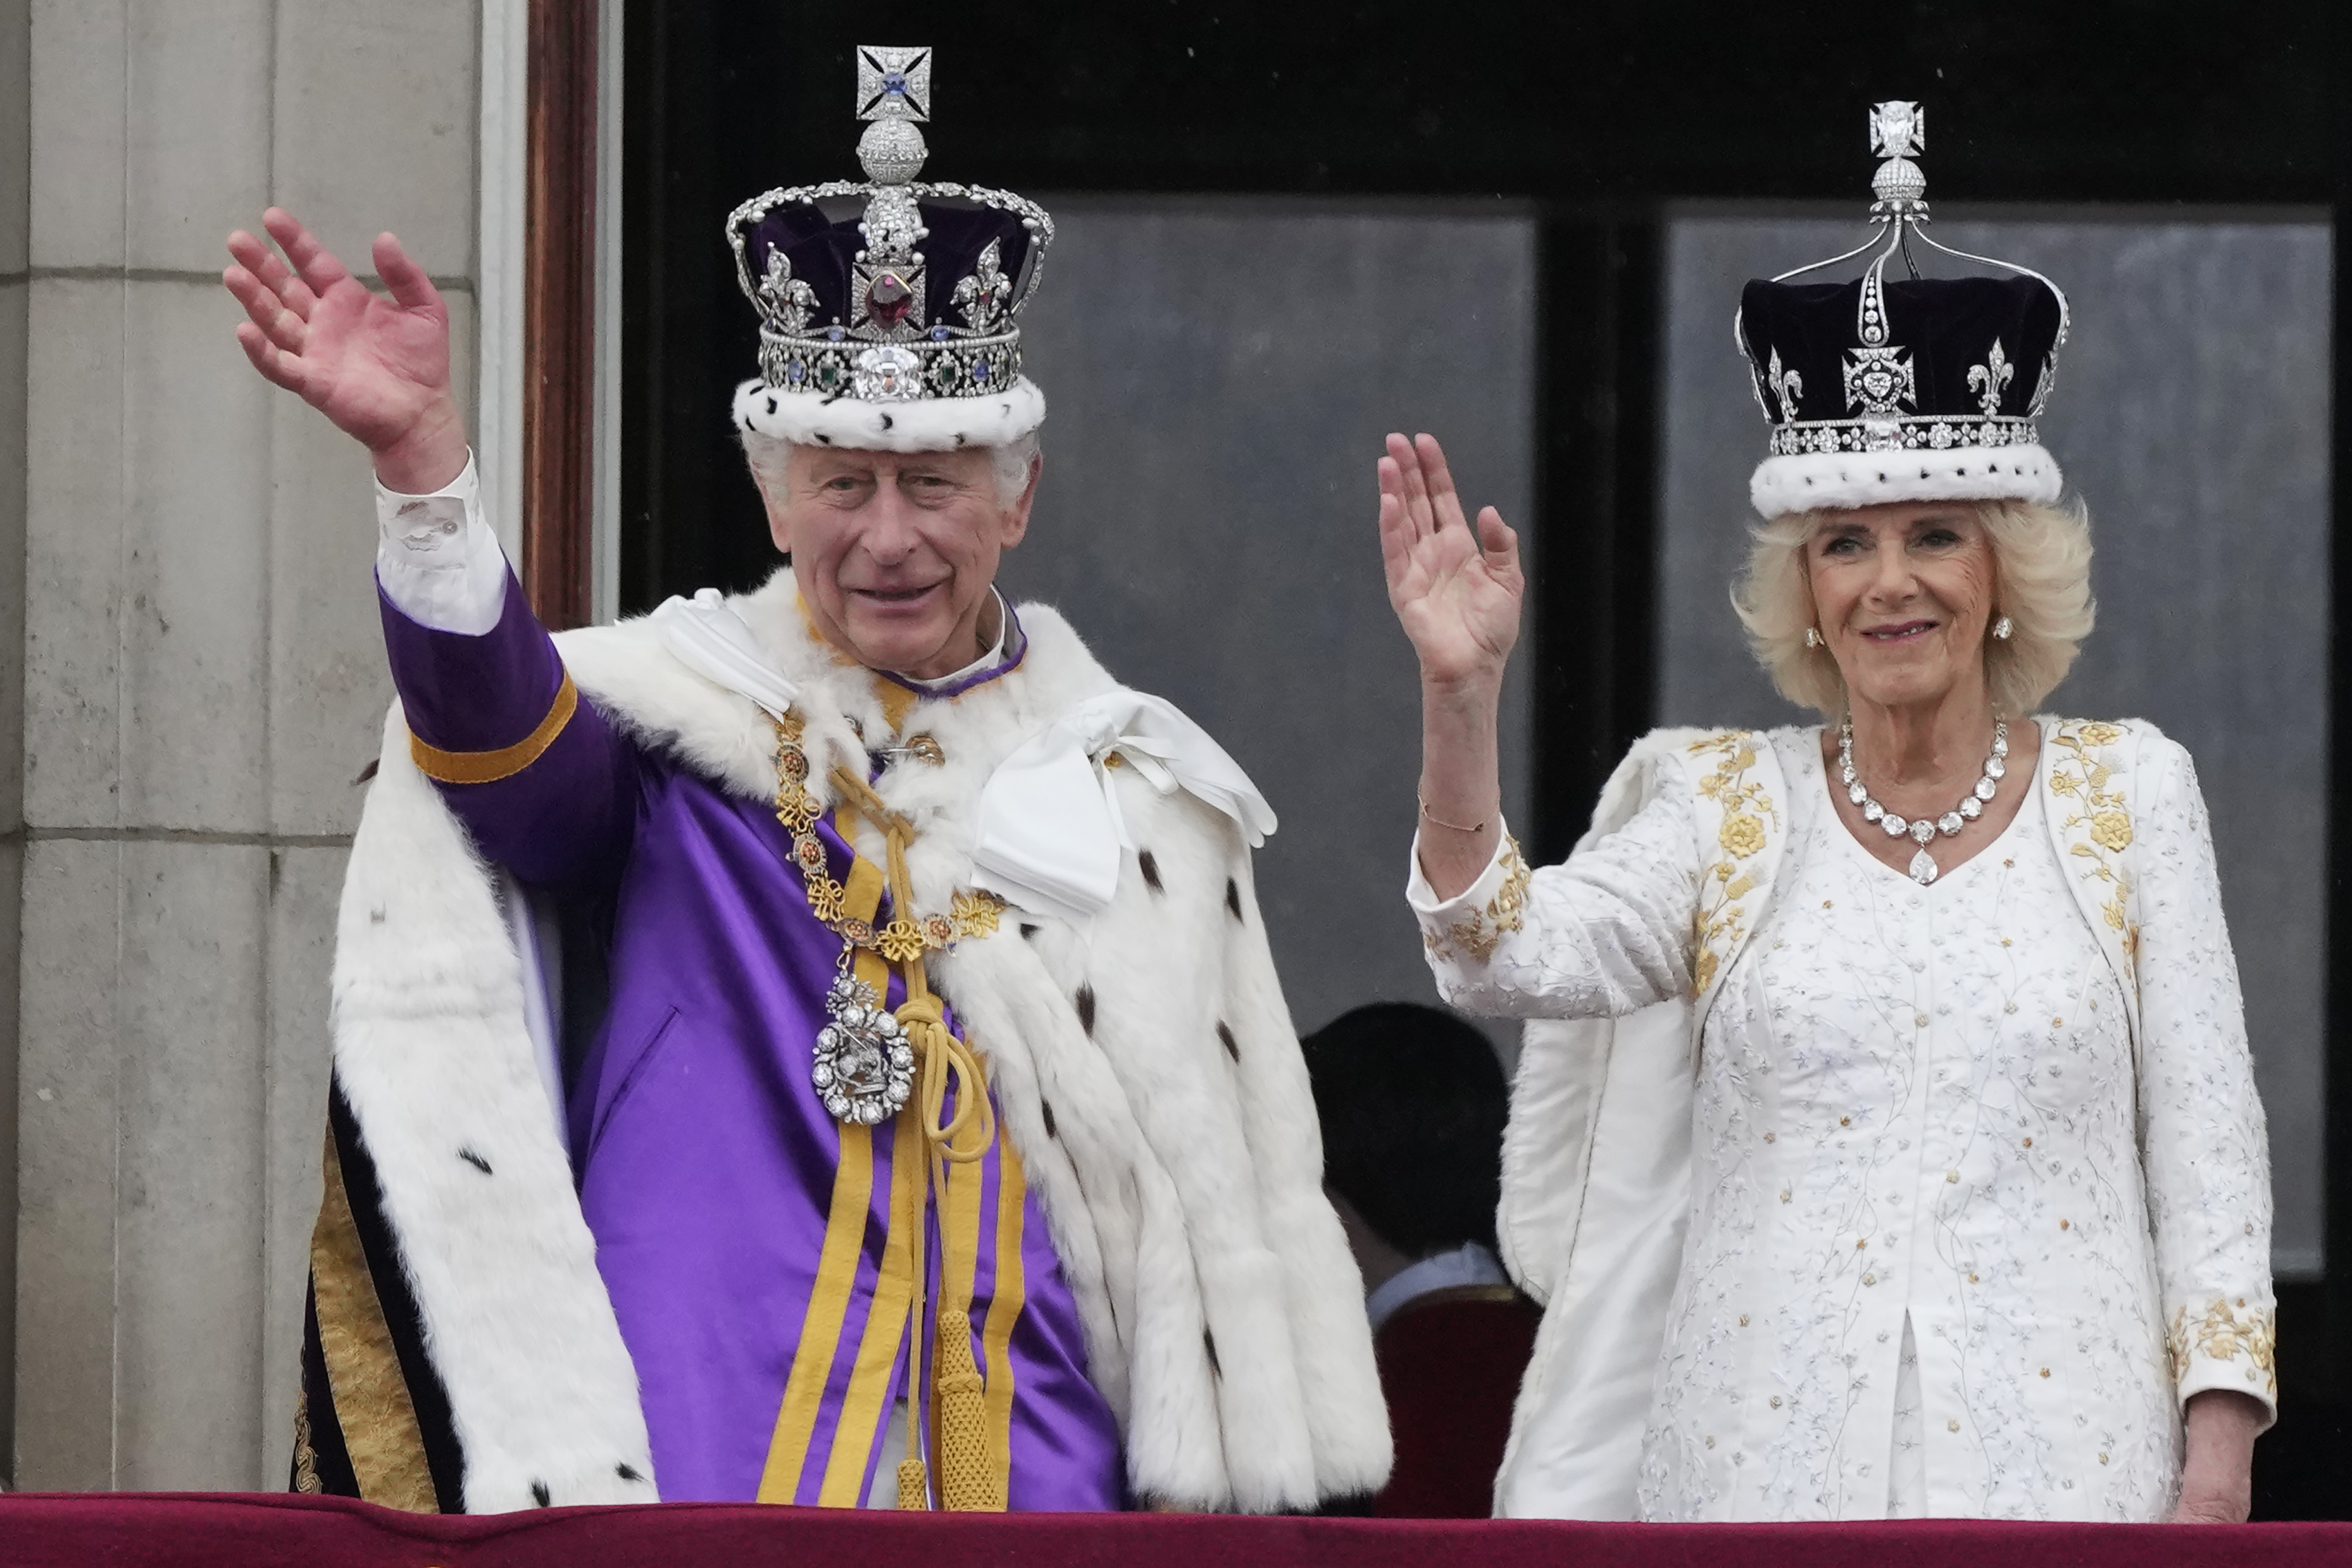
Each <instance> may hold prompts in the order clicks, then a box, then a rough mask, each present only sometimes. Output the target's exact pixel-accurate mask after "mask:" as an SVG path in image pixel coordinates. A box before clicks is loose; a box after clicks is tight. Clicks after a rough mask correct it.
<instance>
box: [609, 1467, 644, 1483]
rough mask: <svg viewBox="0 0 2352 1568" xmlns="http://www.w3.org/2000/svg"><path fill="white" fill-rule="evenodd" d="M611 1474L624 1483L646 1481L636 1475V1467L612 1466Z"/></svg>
mask: <svg viewBox="0 0 2352 1568" xmlns="http://www.w3.org/2000/svg"><path fill="white" fill-rule="evenodd" d="M613 1473H614V1475H616V1476H618V1477H620V1478H621V1479H623V1480H625V1481H641V1480H643V1479H646V1478H645V1477H643V1476H641V1475H639V1474H637V1471H636V1467H635V1466H634V1465H614V1467H613Z"/></svg>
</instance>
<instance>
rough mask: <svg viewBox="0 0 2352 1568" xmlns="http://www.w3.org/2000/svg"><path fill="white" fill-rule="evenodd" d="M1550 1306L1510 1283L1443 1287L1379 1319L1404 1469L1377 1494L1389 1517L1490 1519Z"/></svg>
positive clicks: (1380, 1353)
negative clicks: (1514, 1409)
mask: <svg viewBox="0 0 2352 1568" xmlns="http://www.w3.org/2000/svg"><path fill="white" fill-rule="evenodd" d="M1540 1322H1543V1312H1542V1310H1541V1309H1540V1308H1538V1306H1537V1305H1536V1304H1535V1303H1534V1302H1533V1301H1528V1300H1527V1299H1526V1298H1525V1297H1522V1296H1520V1295H1518V1294H1517V1292H1515V1291H1510V1290H1508V1289H1507V1288H1501V1287H1496V1288H1483V1287H1475V1286H1474V1287H1472V1288H1470V1289H1468V1290H1455V1291H1432V1292H1431V1293H1430V1294H1429V1295H1426V1296H1423V1297H1421V1298H1420V1299H1418V1300H1416V1301H1408V1302H1407V1303H1405V1305H1403V1306H1402V1307H1400V1308H1399V1309H1398V1310H1397V1313H1396V1315H1395V1316H1394V1317H1392V1318H1391V1319H1389V1321H1388V1322H1384V1323H1382V1324H1381V1332H1380V1333H1379V1335H1378V1336H1377V1337H1375V1338H1374V1340H1373V1341H1372V1354H1373V1356H1374V1357H1375V1358H1376V1359H1377V1360H1378V1361H1379V1363H1380V1367H1381V1396H1382V1397H1383V1398H1385V1399H1386V1400H1387V1401H1388V1406H1389V1430H1390V1431H1391V1432H1392V1433H1394V1434H1395V1435H1396V1469H1393V1470H1391V1472H1390V1473H1389V1484H1388V1486H1387V1487H1386V1488H1385V1489H1384V1490H1382V1491H1381V1495H1380V1496H1379V1497H1378V1498H1377V1499H1376V1500H1374V1501H1373V1504H1372V1512H1373V1513H1374V1514H1376V1515H1378V1516H1379V1517H1381V1518H1382V1519H1484V1518H1486V1516H1487V1515H1488V1514H1490V1513H1492V1512H1494V1511H1495V1509H1494V1501H1495V1472H1496V1471H1497V1470H1499V1469H1502V1468H1503V1445H1504V1443H1505V1442H1506V1441H1507V1440H1508V1438H1509V1437H1510V1435H1511V1404H1512V1401H1514V1400H1515V1399H1517V1397H1518V1394H1519V1377H1520V1375H1521V1374H1523V1373H1525V1372H1526V1371H1527V1369H1528V1354H1529V1353H1530V1352H1532V1351H1533V1350H1534V1349H1535V1343H1536V1325H1537V1324H1538V1323H1540Z"/></svg>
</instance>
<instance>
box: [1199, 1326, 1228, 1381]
mask: <svg viewBox="0 0 2352 1568" xmlns="http://www.w3.org/2000/svg"><path fill="white" fill-rule="evenodd" d="M1201 1343H1202V1344H1203V1345H1206V1346H1207V1347H1208V1351H1209V1371H1210V1374H1211V1375H1213V1376H1217V1377H1223V1375H1225V1369H1224V1368H1223V1367H1222V1366H1220V1365H1218V1364H1217V1336H1216V1335H1215V1334H1213V1333H1210V1332H1209V1331H1208V1330H1207V1329H1202V1331H1201Z"/></svg>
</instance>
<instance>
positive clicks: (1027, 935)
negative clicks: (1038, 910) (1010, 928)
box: [1021, 920, 1040, 941]
mask: <svg viewBox="0 0 2352 1568" xmlns="http://www.w3.org/2000/svg"><path fill="white" fill-rule="evenodd" d="M1039 929H1040V928H1039V927H1037V926H1034V925H1030V924H1029V923H1028V922H1027V921H1025V920H1024V921H1023V922H1022V923H1021V936H1022V939H1023V940H1024V941H1027V940H1030V939H1032V938H1034V936H1036V935H1037V932H1038V930H1039Z"/></svg>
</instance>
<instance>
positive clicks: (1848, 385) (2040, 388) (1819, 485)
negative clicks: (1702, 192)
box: [1735, 102, 2068, 519]
mask: <svg viewBox="0 0 2352 1568" xmlns="http://www.w3.org/2000/svg"><path fill="white" fill-rule="evenodd" d="M1871 136H1872V142H1873V145H1874V150H1875V151H1877V152H1879V154H1880V156H1881V157H1882V158H1883V159H1885V162H1884V163H1882V165H1881V166H1880V169H1879V172H1878V176H1877V178H1876V180H1875V181H1874V182H1873V186H1874V192H1875V193H1876V195H1877V197H1878V200H1877V201H1876V202H1874V204H1872V206H1871V209H1870V217H1871V221H1872V222H1873V223H1874V224H1877V225H1881V226H1883V227H1884V228H1885V230H1886V234H1885V238H1884V241H1883V243H1882V242H1881V241H1880V240H1878V239H1872V240H1870V241H1868V242H1865V243H1864V245H1863V246H1860V247H1859V248H1857V249H1856V250H1853V251H1850V252H1848V253H1847V255H1846V256H1837V257H1833V258H1832V260H1830V261H1823V262H1816V263H1814V264H1813V265H1812V266H1811V267H1799V268H1798V269H1797V270H1796V271H1794V272H1788V273H1783V274H1781V275H1780V277H1775V278H1772V279H1769V280H1764V279H1757V280H1752V281H1750V282H1749V283H1748V286H1747V287H1746V288H1745V289H1744V290H1743V291H1742V293H1741V296H1740V302H1739V314H1738V317H1737V318H1736V322H1735V324H1736V329H1737V335H1738V342H1739V350H1740V352H1741V353H1742V354H1743V355H1744V356H1745V357H1746V358H1747V361H1748V369H1749V371H1750V372H1751V374H1752V378H1753V386H1754V391H1755V393H1756V401H1757V402H1758V404H1759V406H1760V407H1761V408H1762V409H1763V411H1764V414H1765V417H1766V418H1768V419H1769V420H1770V421H1771V422H1772V425H1773V429H1772V435H1771V443H1770V449H1769V455H1768V456H1767V457H1766V458H1765V459H1764V461H1763V462H1762V463H1761V464H1759V465H1758V467H1757V469H1756V473H1755V475H1754V476H1753V477H1752V478H1750V479H1749V481H1748V496H1749V498H1750V499H1751V500H1753V501H1754V503H1755V505H1756V509H1757V511H1758V512H1759V514H1760V515H1761V516H1763V517H1766V518H1767V519H1769V518H1772V517H1781V516H1785V515H1787V514H1789V513H1791V512H1805V511H1814V510H1825V509H1832V508H1843V507H1868V506H1877V505H1881V504H1883V503H1886V502H1892V501H1931V500H1932V501H1942V500H2024V501H2036V502H2042V503H2044V504H2046V503H2049V502H2053V501H2055V500H2056V499H2057V498H2058V497H2059V494H2060V491H2061V489H2062V486H2063V476H2062V475H2061V474H2060V473H2059V470H2058V464H2057V462H2056V460H2055V459H2054V458H2053V457H2052V456H2051V455H2050V454H2049V452H2048V451H2047V450H2046V449H2045V448H2044V447H2043V446H2042V437H2041V433H2040V430H2039V428H2038V426H2037V424H2036V423H2035V422H2036V421H2037V420H2038V419H2039V418H2040V416H2041V414H2042V409H2043V407H2044V406H2045V405H2046V403H2047V402H2048V401H2049V397H2050V393H2051V390H2052V387H2053V383H2054V381H2055V378H2056V375H2057V368H2058V350H2059V349H2060V348H2061V347H2062V346H2063V344H2064V343H2065V341H2066V329H2067V319H2068V311H2067V305H2066V297H2065V295H2064V294H2063V293H2062V292H2061V291H2060V290H2059V288H2058V287H2057V285H2055V284H2053V283H2052V282H2051V281H2050V280H2049V279H2048V278H2046V277H2042V275H2041V274H2040V273H2038V272H2034V271H2032V269H2031V268H2028V267H2019V266H2017V265H2015V264H2014V263H2011V262H2005V261H1999V260H1995V259H1993V258H1991V257H1990V256H1970V255H1969V254H1968V253H1967V252H1965V251H1956V250H1952V249H1951V248H1950V247H1948V246H1943V245H1940V244H1937V242H1936V241H1935V240H1933V239H1931V238H1929V237H1928V236H1927V233H1926V232H1925V228H1926V225H1927V201H1926V200H1925V196H1926V192H1927V176H1926V175H1925V174H1923V173H1921V172H1920V171H1919V168H1918V166H1917V165H1916V164H1915V163H1913V162H1911V161H1910V158H1911V155H1912V154H1915V153H1917V152H1921V151H1923V150H1924V148H1925V145H1926V115H1925V113H1924V112H1923V111H1922V110H1920V108H1919V106H1918V105H1916V104H1913V103H1901V102H1896V103H1882V104H1877V105H1874V106H1873V108H1872V111H1871ZM1913 239H1916V240H1918V241H1919V242H1921V244H1923V245H1925V246H1931V247H1933V248H1934V249H1936V250H1938V251H1942V252H1944V254H1946V255H1948V256H1957V257H1958V258H1960V259H1962V260H1965V261H1972V262H1984V263H1986V264H1988V265H1990V266H1992V267H2000V268H2002V269H2003V270H2004V271H2006V272H2008V273H2010V274H2011V276H2010V277H1958V278H1931V277H1920V276H1919V275H1918V270H1917V267H1916V264H1912V262H1911V246H1910V242H1911V241H1912V240H1913ZM1866 250H1875V252H1876V254H1875V255H1874V256H1873V257H1872V259H1871V260H1870V262H1869V263H1868V264H1867V265H1866V266H1865V267H1864V271H1863V275H1862V277H1859V278H1857V279H1855V280H1854V281H1853V282H1850V283H1796V282H1792V281H1790V279H1793V278H1797V277H1802V276H1803V275H1804V274H1806V273H1809V272H1816V271H1819V270H1821V269H1822V268H1823V267H1830V266H1832V265H1834V264H1835V263H1836V262H1839V261H1843V260H1847V259H1849V258H1850V257H1852V256H1858V255H1860V254H1862V252H1863V251H1866ZM1897 255H1900V256H1902V257H1903V258H1904V260H1905V262H1906V264H1910V270H1911V274H1912V275H1911V277H1908V278H1900V277H1898V278H1895V279H1893V280H1889V279H1888V278H1887V277H1885V269H1886V264H1887V262H1888V261H1889V260H1890V259H1892V258H1893V257H1895V256H1897Z"/></svg>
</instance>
